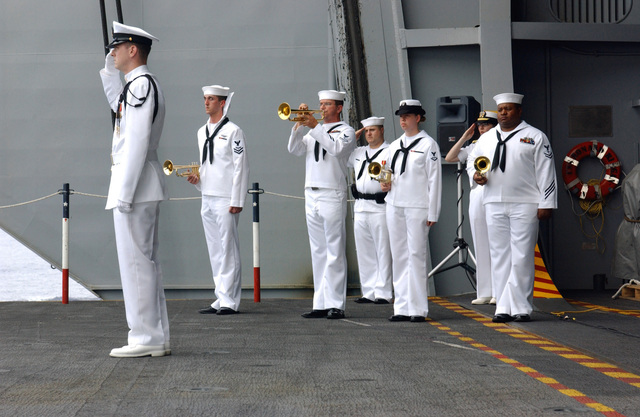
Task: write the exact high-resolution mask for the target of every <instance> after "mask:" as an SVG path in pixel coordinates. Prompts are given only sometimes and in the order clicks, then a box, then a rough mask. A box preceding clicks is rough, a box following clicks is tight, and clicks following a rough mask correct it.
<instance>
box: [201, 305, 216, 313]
mask: <svg viewBox="0 0 640 417" xmlns="http://www.w3.org/2000/svg"><path fill="white" fill-rule="evenodd" d="M217 312H218V310H216V309H215V308H213V307H211V306H209V307H207V308H203V309H202V310H198V313H200V314H216V313H217Z"/></svg>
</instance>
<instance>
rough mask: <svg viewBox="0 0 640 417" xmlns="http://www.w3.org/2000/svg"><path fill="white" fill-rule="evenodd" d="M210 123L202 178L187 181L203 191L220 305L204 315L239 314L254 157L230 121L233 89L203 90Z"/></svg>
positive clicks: (201, 134)
mask: <svg viewBox="0 0 640 417" xmlns="http://www.w3.org/2000/svg"><path fill="white" fill-rule="evenodd" d="M202 92H203V93H204V109H205V113H207V115H209V120H208V121H207V123H206V124H205V125H204V126H202V127H201V128H200V129H199V130H198V149H199V151H200V157H201V161H202V163H201V165H200V175H197V174H191V175H190V176H189V177H188V178H187V181H189V182H190V183H191V184H193V185H195V186H196V188H197V189H198V190H200V191H201V192H202V208H201V210H200V215H201V216H202V226H203V227H204V235H205V237H206V239H207V248H208V249H209V261H210V262H211V270H212V273H213V282H214V284H215V287H216V288H215V294H216V300H215V301H214V302H213V303H212V304H211V305H210V306H209V307H206V308H203V309H201V310H199V313H200V314H217V315H219V316H221V315H228V314H236V313H237V312H238V308H239V307H240V298H241V295H242V288H241V284H242V268H241V265H240V241H239V238H238V218H239V217H240V212H241V211H242V207H243V206H244V199H245V196H246V195H247V185H248V182H249V158H248V157H247V149H246V146H245V138H244V133H243V132H242V130H241V129H240V128H239V127H238V126H237V125H236V124H235V123H233V122H231V121H229V118H228V117H227V111H228V110H229V105H230V104H231V98H232V97H233V92H231V93H229V88H228V87H222V86H219V85H210V86H205V87H202Z"/></svg>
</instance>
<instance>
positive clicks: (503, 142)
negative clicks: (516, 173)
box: [491, 129, 522, 172]
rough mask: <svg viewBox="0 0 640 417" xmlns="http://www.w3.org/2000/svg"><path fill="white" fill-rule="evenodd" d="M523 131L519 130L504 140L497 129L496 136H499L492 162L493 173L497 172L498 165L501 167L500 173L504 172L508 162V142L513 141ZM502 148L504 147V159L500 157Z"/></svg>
mask: <svg viewBox="0 0 640 417" xmlns="http://www.w3.org/2000/svg"><path fill="white" fill-rule="evenodd" d="M521 130H522V129H518V130H516V131H515V132H513V133H512V134H510V135H509V136H507V138H506V139H505V140H502V137H501V136H500V132H498V129H496V135H497V136H498V144H497V145H496V151H495V153H494V154H493V161H492V162H491V165H492V166H491V171H493V170H495V169H496V167H497V166H498V165H500V171H502V172H504V168H505V165H506V161H507V141H508V140H509V139H511V138H512V137H513V136H514V135H515V134H516V133H518V132H519V131H521ZM500 147H502V158H501V157H500Z"/></svg>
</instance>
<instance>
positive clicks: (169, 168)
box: [162, 159, 200, 178]
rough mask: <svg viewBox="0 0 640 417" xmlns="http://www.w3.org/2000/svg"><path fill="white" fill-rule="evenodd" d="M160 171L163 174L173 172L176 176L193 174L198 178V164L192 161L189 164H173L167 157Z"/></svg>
mask: <svg viewBox="0 0 640 417" xmlns="http://www.w3.org/2000/svg"><path fill="white" fill-rule="evenodd" d="M162 171H164V175H171V174H173V173H174V172H175V173H176V176H178V177H188V176H189V175H192V174H195V175H197V176H198V178H200V165H199V164H197V163H196V162H192V163H191V165H174V164H173V162H171V160H170V159H167V160H166V161H164V164H162Z"/></svg>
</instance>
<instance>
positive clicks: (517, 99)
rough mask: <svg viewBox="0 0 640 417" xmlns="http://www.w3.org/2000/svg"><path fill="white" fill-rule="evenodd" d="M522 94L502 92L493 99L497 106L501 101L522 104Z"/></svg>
mask: <svg viewBox="0 0 640 417" xmlns="http://www.w3.org/2000/svg"><path fill="white" fill-rule="evenodd" d="M523 97H524V96H523V95H522V94H516V93H502V94H498V95H497V96H494V97H493V99H494V100H495V101H496V104H497V105H498V106H499V105H500V104H502V103H515V104H522V98H523Z"/></svg>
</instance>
